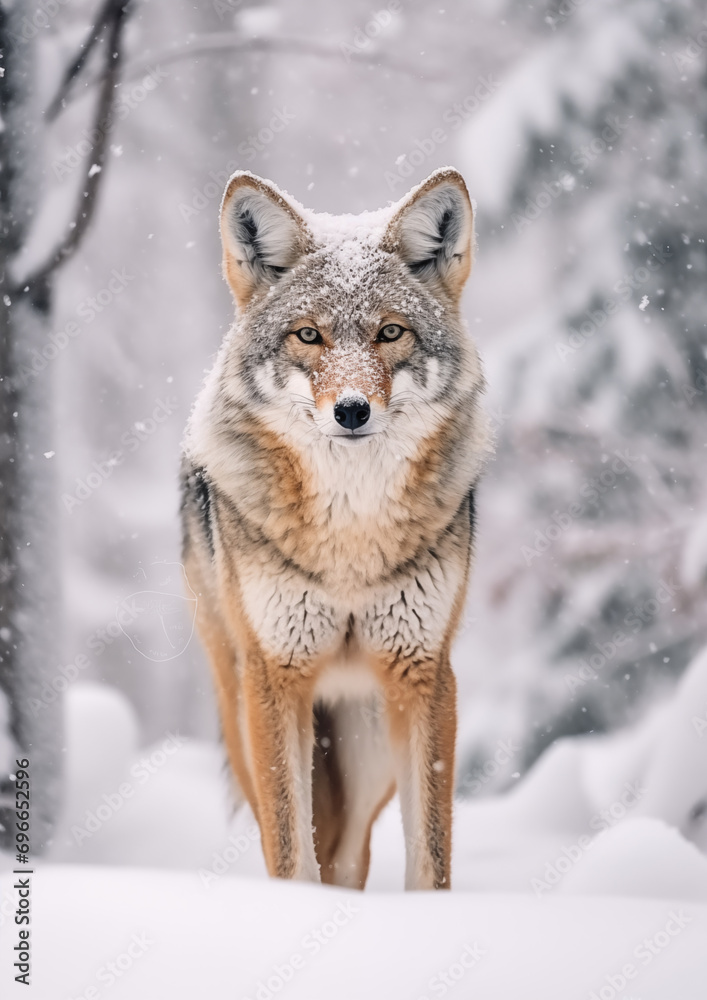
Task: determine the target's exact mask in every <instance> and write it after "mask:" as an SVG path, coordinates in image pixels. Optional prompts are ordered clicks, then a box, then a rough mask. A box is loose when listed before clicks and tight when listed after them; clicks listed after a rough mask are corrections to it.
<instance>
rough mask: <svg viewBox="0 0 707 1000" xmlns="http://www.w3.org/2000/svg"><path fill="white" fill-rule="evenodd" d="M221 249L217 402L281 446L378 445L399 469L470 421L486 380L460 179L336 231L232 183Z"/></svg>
mask: <svg viewBox="0 0 707 1000" xmlns="http://www.w3.org/2000/svg"><path fill="white" fill-rule="evenodd" d="M221 237H222V242H223V270H224V275H225V277H226V279H227V281H228V283H229V285H230V287H231V289H232V291H233V294H234V296H235V299H236V302H237V304H238V310H239V316H238V321H237V323H236V325H235V327H234V329H233V331H232V334H231V336H230V338H229V339H228V340H227V341H226V344H225V347H224V352H223V353H222V356H221V357H222V365H221V391H222V392H225V393H226V394H227V395H228V396H229V397H230V399H231V401H232V402H235V403H241V404H243V405H245V406H246V407H247V408H248V411H249V413H250V414H251V415H253V416H255V417H256V419H257V420H258V421H259V422H264V423H265V424H266V425H267V426H268V427H269V429H271V430H273V431H276V432H277V433H278V434H279V435H283V436H284V437H285V438H286V439H287V440H288V442H289V444H290V445H291V446H294V447H296V448H297V447H299V449H300V450H304V449H305V448H307V449H311V448H312V447H318V446H323V447H325V448H327V449H332V448H333V449H338V448H341V447H345V446H349V447H355V448H356V449H361V448H363V449H367V448H368V449H370V448H373V449H377V448H380V447H382V446H383V444H384V443H385V444H386V446H392V447H393V449H394V452H395V453H396V454H398V457H401V455H403V454H407V455H410V454H411V453H412V452H413V451H414V449H415V447H416V445H417V444H419V441H420V439H421V438H423V437H426V436H431V435H434V434H435V432H436V430H437V429H438V428H439V425H440V422H441V421H445V420H447V421H448V420H449V419H450V417H451V418H452V419H455V418H457V417H458V416H459V415H461V414H465V415H466V418H467V419H468V418H469V417H470V416H471V410H472V409H473V405H474V400H475V397H476V395H477V393H478V391H479V389H480V388H481V383H482V376H481V371H480V367H479V363H478V359H477V356H476V352H475V349H474V347H473V345H472V343H471V340H470V337H469V334H468V332H467V331H466V330H465V328H464V326H463V324H462V321H461V319H460V316H459V308H458V307H459V298H460V295H461V291H462V287H463V285H464V283H465V281H466V279H467V277H468V275H469V271H470V269H471V263H472V254H473V247H474V237H473V212H472V205H471V202H470V200H469V195H468V193H467V189H466V185H465V184H464V181H463V179H462V177H461V175H460V174H459V173H457V171H455V170H453V169H451V168H445V169H442V170H438V171H435V173H433V174H432V175H431V176H430V177H429V178H428V179H427V180H426V181H425V182H424V183H423V184H421V185H419V186H418V187H416V188H414V189H413V190H412V191H411V192H410V193H409V194H408V195H407V196H406V197H405V198H403V199H402V200H401V201H400V202H398V203H397V204H396V205H393V206H391V207H389V208H386V209H382V210H380V211H378V212H367V213H364V214H363V215H359V216H339V217H332V216H328V215H319V214H315V213H312V212H309V211H307V210H306V209H304V208H303V207H302V206H300V205H298V204H297V203H296V202H295V201H294V200H293V199H291V198H290V197H289V196H287V195H285V194H283V193H282V192H280V191H278V190H277V188H275V186H274V185H273V184H271V183H270V182H268V181H264V180H262V179H260V178H258V177H255V176H253V175H252V174H250V173H245V172H239V173H236V174H234V176H233V177H232V178H231V179H230V181H229V184H228V186H227V188H226V192H225V195H224V198H223V204H222V208H221ZM387 450H388V447H386V451H387ZM342 457H343V456H342Z"/></svg>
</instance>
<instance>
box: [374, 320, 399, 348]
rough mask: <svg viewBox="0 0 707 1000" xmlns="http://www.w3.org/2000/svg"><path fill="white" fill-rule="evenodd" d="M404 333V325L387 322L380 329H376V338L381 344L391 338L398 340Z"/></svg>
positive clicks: (387, 342) (386, 342) (389, 340)
mask: <svg viewBox="0 0 707 1000" xmlns="http://www.w3.org/2000/svg"><path fill="white" fill-rule="evenodd" d="M404 333H405V327H402V326H398V324H397V323H388V324H386V326H384V327H383V329H382V330H379V331H378V336H377V337H376V340H378V341H380V343H382V344H389V343H390V342H391V341H392V340H400V338H401V337H402V335H403V334H404Z"/></svg>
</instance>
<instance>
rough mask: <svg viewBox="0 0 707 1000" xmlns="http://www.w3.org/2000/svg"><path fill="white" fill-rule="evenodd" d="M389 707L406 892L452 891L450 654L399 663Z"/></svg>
mask: <svg viewBox="0 0 707 1000" xmlns="http://www.w3.org/2000/svg"><path fill="white" fill-rule="evenodd" d="M393 677H394V678H395V679H393ZM386 702H387V709H388V717H389V723H390V733H391V742H392V746H393V754H394V759H395V769H396V778H397V783H398V790H399V793H400V806H401V809H402V814H403V830H404V833H405V856H406V866H405V888H406V889H449V888H450V887H451V886H450V865H451V852H452V799H453V795H454V740H455V735H456V680H455V677H454V674H453V673H452V668H451V666H450V664H449V660H448V657H447V655H446V654H443V655H442V656H441V657H440V660H439V661H438V662H435V663H430V662H424V663H410V664H401V663H397V664H395V665H394V667H393V668H392V669H390V671H389V673H388V679H387V684H386Z"/></svg>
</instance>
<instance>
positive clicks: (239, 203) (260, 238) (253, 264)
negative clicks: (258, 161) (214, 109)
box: [221, 171, 309, 308]
mask: <svg viewBox="0 0 707 1000" xmlns="http://www.w3.org/2000/svg"><path fill="white" fill-rule="evenodd" d="M221 244H222V246H223V274H224V277H225V278H226V281H227V282H228V283H229V285H230V286H231V291H232V292H233V294H234V296H235V299H236V302H237V303H238V305H239V306H240V307H241V308H244V307H245V306H247V305H248V303H249V302H250V300H251V298H252V297H253V295H254V294H255V293H256V292H257V291H260V290H262V289H265V288H269V287H270V285H272V284H274V283H275V282H276V281H277V280H278V278H279V277H280V276H281V275H282V274H283V273H284V272H285V271H288V270H289V269H290V268H291V267H294V265H295V264H296V263H297V261H298V260H299V259H300V257H302V256H303V255H304V254H305V253H306V252H307V250H308V249H309V246H308V244H309V238H308V234H307V228H306V225H305V223H304V221H303V219H302V218H301V217H300V216H299V215H298V214H297V212H296V211H295V209H294V208H293V207H292V206H291V205H289V204H288V203H287V202H286V201H285V199H284V198H283V196H282V195H281V194H280V192H279V191H278V190H277V188H275V187H274V185H271V184H270V183H269V182H268V181H264V180H262V179H261V178H260V177H256V176H255V175H254V174H250V173H247V172H245V171H239V172H238V173H235V174H234V175H233V177H231V179H230V180H229V182H228V186H227V187H226V191H225V193H224V196H223V201H222V202H221Z"/></svg>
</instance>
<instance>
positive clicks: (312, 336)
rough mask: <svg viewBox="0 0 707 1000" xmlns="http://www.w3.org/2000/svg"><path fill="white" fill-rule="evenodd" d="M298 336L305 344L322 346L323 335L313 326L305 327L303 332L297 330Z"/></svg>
mask: <svg viewBox="0 0 707 1000" xmlns="http://www.w3.org/2000/svg"><path fill="white" fill-rule="evenodd" d="M295 333H296V335H297V336H298V337H299V339H300V340H301V341H302V343H303V344H321V343H322V335H321V333H320V332H319V330H315V329H314V328H313V327H311V326H303V327H302V329H301V330H295Z"/></svg>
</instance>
